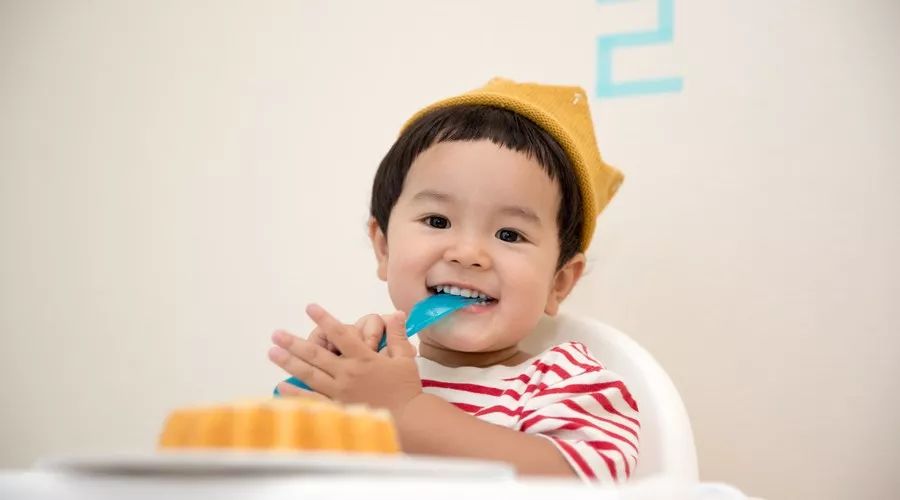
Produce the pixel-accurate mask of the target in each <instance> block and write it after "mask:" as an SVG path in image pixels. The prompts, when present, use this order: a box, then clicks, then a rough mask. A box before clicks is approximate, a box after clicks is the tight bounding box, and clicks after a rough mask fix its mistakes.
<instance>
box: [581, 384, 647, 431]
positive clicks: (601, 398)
mask: <svg viewBox="0 0 900 500" xmlns="http://www.w3.org/2000/svg"><path fill="white" fill-rule="evenodd" d="M591 397H593V398H594V399H595V400H596V401H597V402H598V403H600V406H602V407H603V409H604V410H606V411H608V412H610V413H612V414H614V415H618V416H620V417H622V418H624V419H625V420H627V421H629V422H631V423H633V424H634V425H635V426H637V428H638V429H640V428H641V423H640V422H638V420H637V419H636V418H631V417H629V416H627V415H623V414H622V412H620V411H619V410H617V409H615V408H614V407H613V405H612V403H610V402H609V399H608V398H607V397H606V395H604V394H601V393H599V392H595V393H594V394H591Z"/></svg>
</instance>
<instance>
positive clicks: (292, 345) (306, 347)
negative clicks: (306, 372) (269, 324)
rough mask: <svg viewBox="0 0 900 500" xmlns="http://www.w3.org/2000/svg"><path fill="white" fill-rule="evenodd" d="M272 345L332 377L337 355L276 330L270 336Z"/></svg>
mask: <svg viewBox="0 0 900 500" xmlns="http://www.w3.org/2000/svg"><path fill="white" fill-rule="evenodd" d="M272 343H274V344H275V345H277V346H278V347H280V348H282V349H284V350H285V351H288V352H289V353H290V354H291V355H293V356H296V357H297V358H300V360H302V361H305V362H306V363H308V364H310V365H313V366H315V367H317V368H319V369H320V370H322V371H324V372H325V373H327V374H329V375H332V376H334V373H335V370H337V364H338V357H337V355H335V354H334V353H332V352H330V351H328V350H327V349H325V348H324V347H322V346H318V345H315V344H313V343H312V342H310V341H308V340H303V339H301V338H299V337H295V336H293V335H291V334H290V333H288V332H286V331H284V330H278V331H276V332H275V333H273V334H272ZM300 380H303V379H300Z"/></svg>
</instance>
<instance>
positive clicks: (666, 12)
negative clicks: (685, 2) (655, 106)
mask: <svg viewBox="0 0 900 500" xmlns="http://www.w3.org/2000/svg"><path fill="white" fill-rule="evenodd" d="M619 1H622V0H597V3H604V4H607V3H614V2H619ZM674 3H675V0H657V9H658V13H657V20H656V30H655V31H639V32H632V33H618V34H614V35H601V36H599V37H597V97H623V96H634V95H646V94H660V93H666V92H680V91H681V88H682V86H683V82H682V80H681V78H680V77H670V78H659V79H652V80H633V81H628V82H618V83H616V82H613V74H612V53H613V50H615V49H616V48H618V47H634V46H642V45H657V44H663V43H671V42H672V39H673V27H672V26H673V24H674V18H675V6H674Z"/></svg>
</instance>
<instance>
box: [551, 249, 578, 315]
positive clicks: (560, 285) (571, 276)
mask: <svg viewBox="0 0 900 500" xmlns="http://www.w3.org/2000/svg"><path fill="white" fill-rule="evenodd" d="M584 266H585V257H584V254H583V253H581V252H578V253H576V254H575V255H574V256H573V257H572V258H571V259H569V261H568V262H566V263H565V264H563V266H562V268H560V270H559V271H556V275H555V276H554V277H553V283H552V284H551V287H550V293H549V294H548V295H547V305H546V306H545V307H544V312H545V313H547V315H548V316H556V313H558V312H559V305H560V304H561V303H562V301H563V300H565V298H566V297H567V296H568V295H569V292H571V291H572V288H574V287H575V284H576V283H578V280H579V279H581V274H582V273H583V272H584Z"/></svg>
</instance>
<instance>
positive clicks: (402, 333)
mask: <svg viewBox="0 0 900 500" xmlns="http://www.w3.org/2000/svg"><path fill="white" fill-rule="evenodd" d="M384 323H385V326H386V327H387V353H388V356H390V357H392V358H396V357H414V356H415V355H416V348H415V347H413V345H412V344H410V343H409V338H407V336H406V313H404V312H403V311H397V312H395V313H394V314H391V315H388V316H385V318H384Z"/></svg>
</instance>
